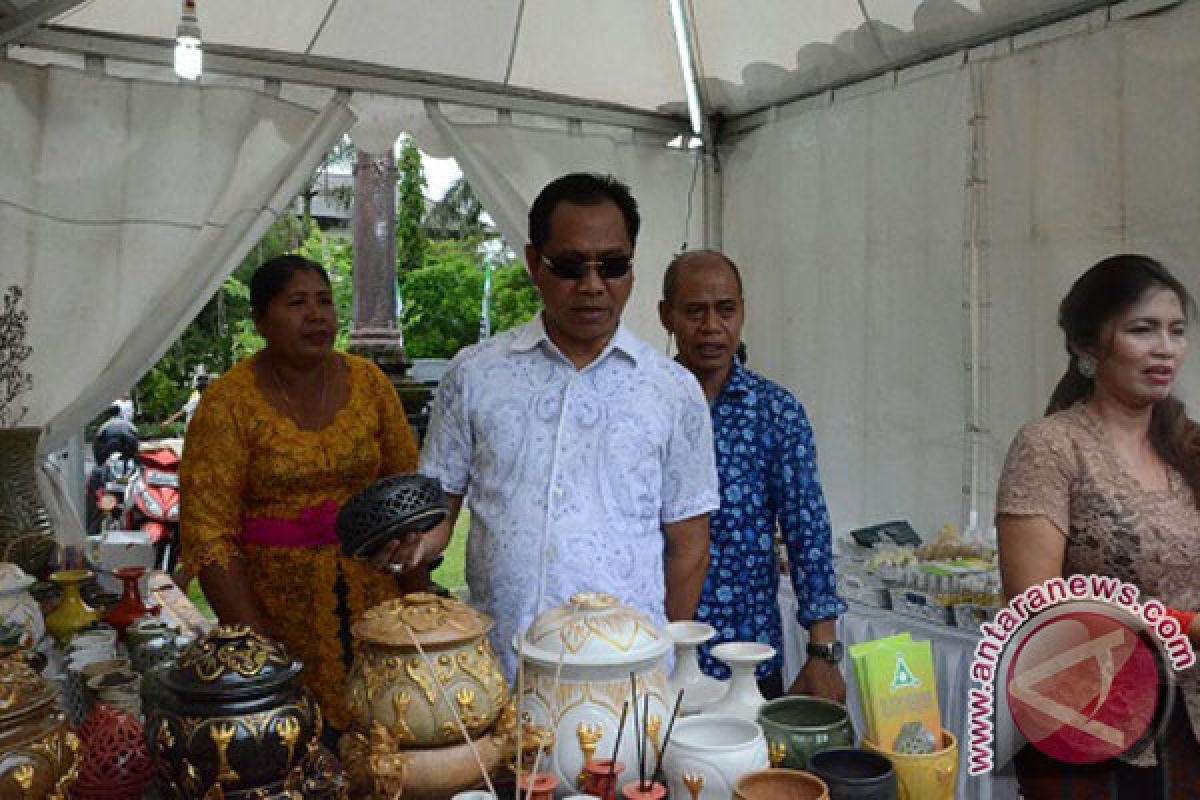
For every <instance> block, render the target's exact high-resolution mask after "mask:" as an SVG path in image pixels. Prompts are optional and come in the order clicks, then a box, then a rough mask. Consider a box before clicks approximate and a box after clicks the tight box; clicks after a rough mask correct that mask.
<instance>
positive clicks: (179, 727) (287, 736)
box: [148, 625, 322, 800]
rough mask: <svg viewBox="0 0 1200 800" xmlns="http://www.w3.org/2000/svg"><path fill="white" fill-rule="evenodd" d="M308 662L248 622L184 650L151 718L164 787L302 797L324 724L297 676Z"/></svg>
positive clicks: (186, 798)
mask: <svg viewBox="0 0 1200 800" xmlns="http://www.w3.org/2000/svg"><path fill="white" fill-rule="evenodd" d="M302 668H303V666H302V665H301V664H300V662H299V661H294V660H293V659H292V658H291V657H290V656H288V654H287V651H286V650H285V649H284V647H283V645H281V644H279V643H278V642H274V641H272V640H270V639H266V638H264V637H262V636H259V635H258V634H256V633H254V632H253V631H251V630H250V629H249V628H246V627H243V626H225V625H223V626H220V627H218V628H215V629H214V630H212V631H211V632H209V633H208V634H206V635H205V636H204V637H202V638H201V639H198V640H197V641H196V642H194V643H192V644H191V645H189V646H188V647H187V648H186V649H185V650H184V651H183V652H182V653H180V654H179V657H178V658H177V660H176V663H175V666H174V667H173V668H171V669H169V670H167V671H166V673H165V674H164V675H163V676H162V679H161V680H162V688H163V689H164V690H165V691H164V692H163V696H162V700H161V706H160V707H159V708H158V709H157V710H156V713H155V715H154V717H153V718H152V719H151V722H150V725H149V726H148V734H149V737H150V745H151V752H152V754H153V756H154V760H155V764H156V768H157V774H158V780H159V786H160V789H161V790H162V791H163V793H164V795H166V796H167V797H171V798H176V800H199V799H200V798H207V797H213V796H218V797H223V798H228V799H229V800H249V798H264V797H301V796H303V793H302V792H301V787H302V786H303V785H304V784H305V783H306V782H311V779H312V778H313V774H312V773H313V771H314V769H315V768H318V767H319V766H320V764H319V762H320V761H321V759H319V758H318V756H319V747H318V745H317V742H318V741H319V738H320V735H321V726H322V722H321V714H320V710H319V708H318V707H317V705H316V702H315V701H314V700H313V698H312V696H311V695H310V694H309V693H308V691H307V690H306V689H304V688H303V687H302V686H301V685H300V683H299V680H298V676H299V674H300V671H301V669H302ZM214 787H216V788H217V789H218V790H219V791H214ZM289 792H293V793H292V794H289Z"/></svg>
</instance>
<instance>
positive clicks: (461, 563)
mask: <svg viewBox="0 0 1200 800" xmlns="http://www.w3.org/2000/svg"><path fill="white" fill-rule="evenodd" d="M470 527H471V514H470V512H469V511H467V510H466V509H465V508H464V509H463V510H462V513H461V514H459V515H458V523H457V524H456V525H455V526H454V536H452V537H451V538H450V546H449V547H447V548H446V552H445V553H443V554H442V557H443V561H442V565H441V566H440V567H438V569H437V571H436V572H434V573H433V579H434V580H435V581H437V582H438V583H440V584H441V585H442V586H445V587H446V588H447V589H450V590H454V589H461V588H463V587H464V586H466V585H467V577H466V552H467V529H468V528H470ZM187 596H188V599H189V600H191V601H192V603H193V604H195V606H196V608H197V609H199V610H200V613H201V614H203V615H204V616H206V617H208V618H209V619H216V618H217V615H216V614H214V613H213V610H212V607H210V606H209V604H208V600H207V599H206V598H205V597H204V592H203V591H202V590H201V589H200V581H196V580H194V581H192V582H191V584H190V585H189V586H188V588H187Z"/></svg>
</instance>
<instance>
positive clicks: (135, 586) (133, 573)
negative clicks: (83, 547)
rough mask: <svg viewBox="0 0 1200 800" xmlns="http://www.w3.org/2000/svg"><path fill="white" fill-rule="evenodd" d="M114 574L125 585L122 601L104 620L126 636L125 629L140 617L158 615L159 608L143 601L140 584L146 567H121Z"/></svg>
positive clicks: (118, 602)
mask: <svg viewBox="0 0 1200 800" xmlns="http://www.w3.org/2000/svg"><path fill="white" fill-rule="evenodd" d="M113 574H114V575H116V576H117V577H118V578H120V579H121V583H122V584H123V588H122V592H121V599H120V600H119V601H117V604H116V605H115V606H113V607H112V608H111V609H109V612H108V616H106V617H105V618H104V621H105V622H107V623H108V624H109V625H112V626H113V627H114V628H116V629H117V630H118V631H120V632H121V633H122V634H124V633H125V629H126V628H128V627H129V626H130V625H132V624H133V623H134V621H135V620H137V619H138V618H139V617H144V616H146V615H147V614H157V613H158V606H148V605H146V603H145V601H143V600H142V589H141V586H140V585H139V582H140V581H141V579H142V576H143V575H145V574H146V569H145V567H120V568H119V569H116V570H113Z"/></svg>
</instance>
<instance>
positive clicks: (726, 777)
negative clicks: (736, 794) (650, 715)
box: [663, 714, 769, 800]
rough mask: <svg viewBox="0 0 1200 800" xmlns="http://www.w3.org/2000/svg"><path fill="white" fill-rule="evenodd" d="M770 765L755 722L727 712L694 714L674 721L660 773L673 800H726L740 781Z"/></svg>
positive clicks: (763, 739) (765, 746) (764, 740)
mask: <svg viewBox="0 0 1200 800" xmlns="http://www.w3.org/2000/svg"><path fill="white" fill-rule="evenodd" d="M768 765H769V762H768V760H767V742H766V739H765V738H764V737H763V732H762V728H760V727H759V726H758V724H757V723H755V722H751V721H750V720H747V719H742V718H741V717H736V716H733V715H731V714H696V715H695V716H691V717H685V718H683V719H679V720H676V721H675V730H674V731H673V732H672V734H671V745H670V747H668V748H667V752H666V756H665V758H664V761H663V771H664V772H665V773H666V776H667V786H668V788H669V789H670V792H671V797H681V798H686V797H692V798H695V799H696V800H728V798H729V797H730V796H731V795H732V794H733V787H734V786H735V785H736V784H737V781H738V779H739V778H741V777H742V776H743V775H747V774H749V773H751V772H758V771H759V770H764V769H766V768H767V766H768Z"/></svg>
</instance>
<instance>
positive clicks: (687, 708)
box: [667, 621, 728, 716]
mask: <svg viewBox="0 0 1200 800" xmlns="http://www.w3.org/2000/svg"><path fill="white" fill-rule="evenodd" d="M716 635H717V631H716V628H714V627H713V626H712V625H709V624H707V623H704V622H690V621H689V622H672V623H670V624H668V625H667V636H669V637H671V641H673V642H674V643H675V669H674V670H673V671H672V672H671V677H670V679H669V680H668V681H667V695H668V697H675V696H676V695H677V694H679V692H681V691H682V692H683V701H682V702H681V703H680V706H679V713H681V714H683V715H685V716H686V715H688V714H698V713H701V712H703V711H707V710H708V709H709V708H711V707H712V706H713V704H714V703H716V702H718V701H719V700H720V699H721V698H722V697H724V696H725V691H726V689H728V684H727V683H725V682H724V681H719V680H717V679H716V678H712V677H709V676H708V675H705V674H704V673H703V672H702V671H701V670H700V662H699V660H698V659H697V655H698V652H697V651H698V650H699V648H700V645H702V644H704V643H705V642H707V641H709V640H711V639H712V638H713V637H714V636H716Z"/></svg>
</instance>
